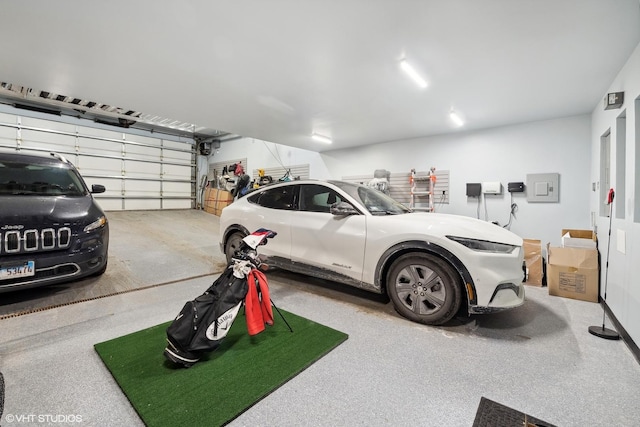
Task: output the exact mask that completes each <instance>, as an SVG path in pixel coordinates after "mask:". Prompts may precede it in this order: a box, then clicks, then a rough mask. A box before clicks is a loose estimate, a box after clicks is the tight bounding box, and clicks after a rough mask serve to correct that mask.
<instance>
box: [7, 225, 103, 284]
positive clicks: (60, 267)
mask: <svg viewBox="0 0 640 427" xmlns="http://www.w3.org/2000/svg"><path fill="white" fill-rule="evenodd" d="M74 246H76V245H74ZM77 246H79V247H80V250H78V249H77V247H76V249H75V250H65V251H55V252H34V253H31V254H20V255H14V256H11V257H6V258H3V260H2V262H0V264H3V263H9V264H14V263H22V262H26V261H34V263H35V274H34V275H33V276H27V277H19V278H15V279H4V280H0V293H3V292H11V291H15V290H22V289H29V288H35V287H40V286H47V285H53V284H58V283H64V282H68V281H71V280H76V279H79V278H81V277H86V276H90V275H92V274H95V273H97V272H99V271H100V270H101V269H103V268H104V267H105V266H106V264H107V259H108V247H109V231H108V228H105V229H103V230H101V232H100V233H96V234H95V235H92V236H90V237H88V238H87V239H84V241H82V242H79V243H78V245H77Z"/></svg>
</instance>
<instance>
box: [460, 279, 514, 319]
mask: <svg viewBox="0 0 640 427" xmlns="http://www.w3.org/2000/svg"><path fill="white" fill-rule="evenodd" d="M524 299H525V291H524V285H523V284H522V283H518V284H515V283H501V284H500V285H498V286H496V288H495V290H494V292H493V295H492V296H491V299H490V300H489V304H488V305H472V306H469V314H484V313H495V312H497V311H502V310H508V309H510V308H514V307H518V306H521V305H522V304H524Z"/></svg>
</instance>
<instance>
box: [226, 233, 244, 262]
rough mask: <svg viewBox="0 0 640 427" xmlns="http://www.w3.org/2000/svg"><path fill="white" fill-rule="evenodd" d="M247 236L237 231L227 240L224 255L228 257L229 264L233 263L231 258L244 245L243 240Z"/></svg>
mask: <svg viewBox="0 0 640 427" xmlns="http://www.w3.org/2000/svg"><path fill="white" fill-rule="evenodd" d="M245 236H246V234H244V233H241V232H239V231H236V232H233V233H232V234H231V236H229V238H228V239H227V243H226V244H225V245H224V254H225V255H226V257H227V264H229V263H231V257H232V256H233V254H234V253H235V251H236V250H237V249H238V248H239V247H240V245H241V244H242V239H244V238H245Z"/></svg>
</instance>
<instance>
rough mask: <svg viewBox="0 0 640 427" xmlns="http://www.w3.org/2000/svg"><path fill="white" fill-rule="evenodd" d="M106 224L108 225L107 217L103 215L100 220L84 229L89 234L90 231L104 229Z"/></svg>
mask: <svg viewBox="0 0 640 427" xmlns="http://www.w3.org/2000/svg"><path fill="white" fill-rule="evenodd" d="M106 223H107V217H106V216H104V215H103V216H101V217H100V218H98V219H96V220H95V221H93V222H92V223H91V224H89V225H87V226H86V227H85V228H84V232H85V233H89V232H90V231H93V230H96V229H98V228H100V227H104V225H105V224H106Z"/></svg>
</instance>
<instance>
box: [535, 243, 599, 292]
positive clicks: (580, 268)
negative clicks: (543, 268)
mask: <svg viewBox="0 0 640 427" xmlns="http://www.w3.org/2000/svg"><path fill="white" fill-rule="evenodd" d="M547 257H548V260H547V286H548V287H549V295H555V296H560V297H565V298H573V299H578V300H582V301H590V302H598V299H599V296H600V265H599V261H598V250H597V249H585V248H572V247H564V248H556V247H551V246H549V245H547Z"/></svg>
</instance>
